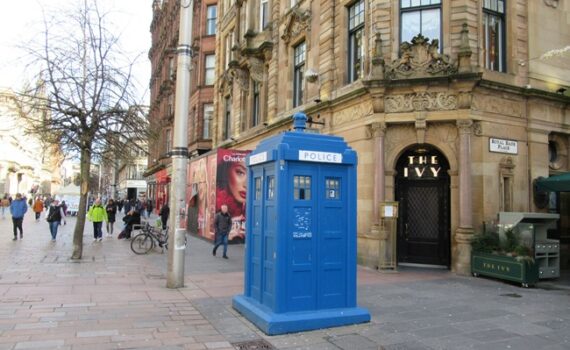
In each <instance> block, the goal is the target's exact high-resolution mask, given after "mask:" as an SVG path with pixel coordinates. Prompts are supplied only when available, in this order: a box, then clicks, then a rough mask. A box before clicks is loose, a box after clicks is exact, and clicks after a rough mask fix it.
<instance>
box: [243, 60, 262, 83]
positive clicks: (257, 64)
mask: <svg viewBox="0 0 570 350" xmlns="http://www.w3.org/2000/svg"><path fill="white" fill-rule="evenodd" d="M247 62H248V64H249V75H250V76H251V78H252V79H253V80H255V81H256V82H258V83H263V82H264V80H265V79H266V78H265V74H264V71H265V63H264V62H263V60H261V59H259V58H257V57H248V59H247Z"/></svg>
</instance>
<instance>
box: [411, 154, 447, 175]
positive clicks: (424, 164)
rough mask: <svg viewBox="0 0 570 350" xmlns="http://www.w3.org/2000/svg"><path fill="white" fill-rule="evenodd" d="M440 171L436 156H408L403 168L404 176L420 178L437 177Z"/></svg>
mask: <svg viewBox="0 0 570 350" xmlns="http://www.w3.org/2000/svg"><path fill="white" fill-rule="evenodd" d="M440 171H441V166H439V161H438V159H437V156H408V166H407V167H405V168H404V177H407V178H409V177H413V178H416V179H421V178H425V177H430V176H431V177H434V178H436V177H438V176H439V172H440Z"/></svg>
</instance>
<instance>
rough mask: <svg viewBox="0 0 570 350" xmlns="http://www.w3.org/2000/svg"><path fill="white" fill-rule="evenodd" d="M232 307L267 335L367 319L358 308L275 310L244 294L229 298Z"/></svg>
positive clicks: (363, 311)
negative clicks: (281, 311)
mask: <svg viewBox="0 0 570 350" xmlns="http://www.w3.org/2000/svg"><path fill="white" fill-rule="evenodd" d="M233 307H234V309H236V310H237V311H238V312H239V313H241V314H242V315H243V316H244V317H245V318H247V319H248V320H249V321H250V322H252V323H253V324H255V325H256V326H257V327H258V328H259V329H260V330H261V331H263V332H264V333H265V334H267V335H278V334H286V333H296V332H303V331H310V330H315V329H323V328H331V327H340V326H348V325H352V324H357V323H365V322H370V313H369V312H368V311H367V310H366V309H363V308H359V307H351V308H336V309H324V310H322V309H321V310H313V311H299V312H285V313H275V312H273V311H271V310H270V309H269V308H267V307H265V306H263V305H261V304H259V303H258V302H257V301H255V300H253V299H252V298H248V297H246V296H244V295H238V296H235V297H234V298H233Z"/></svg>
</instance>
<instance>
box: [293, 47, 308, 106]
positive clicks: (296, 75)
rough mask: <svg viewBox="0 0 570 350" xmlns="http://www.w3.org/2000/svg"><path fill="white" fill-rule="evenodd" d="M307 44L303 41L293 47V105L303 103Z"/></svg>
mask: <svg viewBox="0 0 570 350" xmlns="http://www.w3.org/2000/svg"><path fill="white" fill-rule="evenodd" d="M305 51H306V44H305V42H304V41H303V42H302V43H300V44H298V45H297V46H295V48H294V49H293V53H294V54H293V56H294V57H293V62H294V69H293V107H297V106H299V105H300V104H302V103H303V83H304V81H303V78H304V76H305V55H306V52H305Z"/></svg>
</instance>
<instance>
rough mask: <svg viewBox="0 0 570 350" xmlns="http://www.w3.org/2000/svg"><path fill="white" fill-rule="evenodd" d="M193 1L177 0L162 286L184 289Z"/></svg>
mask: <svg viewBox="0 0 570 350" xmlns="http://www.w3.org/2000/svg"><path fill="white" fill-rule="evenodd" d="M193 7H194V4H193V1H192V0H181V1H180V28H179V40H178V48H177V50H176V51H177V54H178V58H177V61H178V62H177V71H176V97H175V109H174V132H173V134H174V140H173V148H172V152H171V154H172V182H171V186H172V187H171V191H170V192H171V194H172V195H171V196H170V218H169V222H170V223H171V224H170V229H169V231H170V232H169V235H170V239H169V240H170V242H173V243H174V244H169V245H170V247H169V249H168V266H167V275H166V287H168V288H180V287H184V254H185V253H186V229H185V228H184V227H185V226H183V222H184V220H186V202H185V200H186V181H187V179H186V175H187V166H188V102H189V98H190V72H191V70H192V48H191V46H190V45H191V40H192V15H193Z"/></svg>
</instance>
